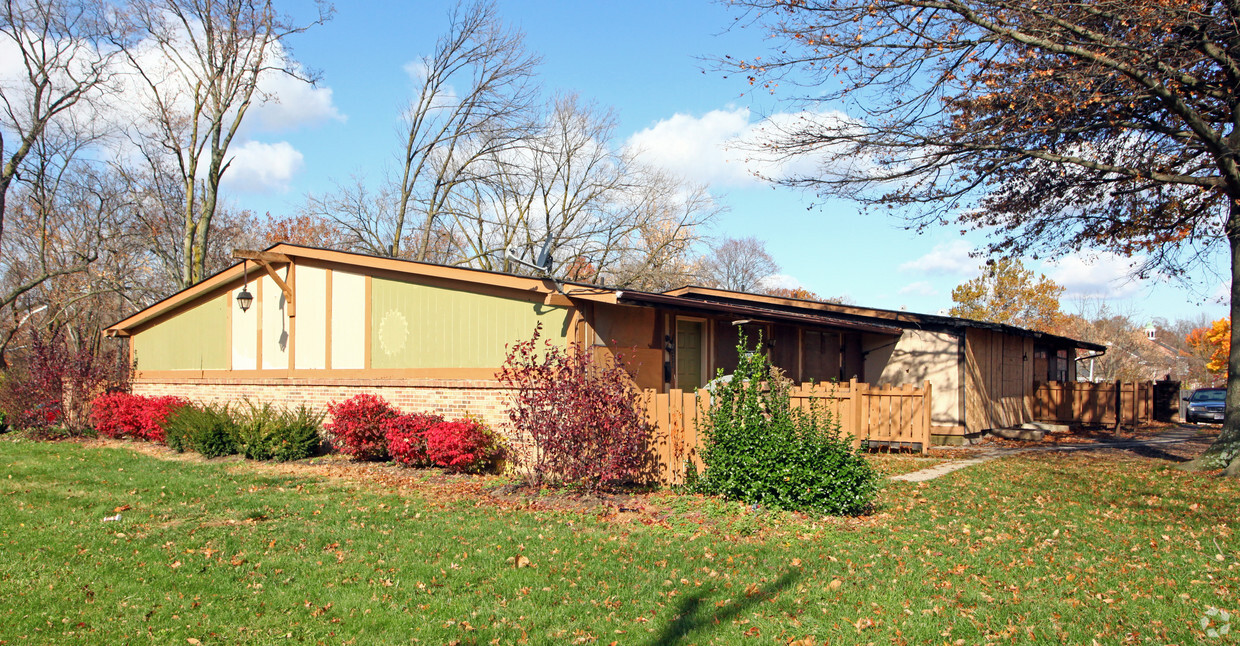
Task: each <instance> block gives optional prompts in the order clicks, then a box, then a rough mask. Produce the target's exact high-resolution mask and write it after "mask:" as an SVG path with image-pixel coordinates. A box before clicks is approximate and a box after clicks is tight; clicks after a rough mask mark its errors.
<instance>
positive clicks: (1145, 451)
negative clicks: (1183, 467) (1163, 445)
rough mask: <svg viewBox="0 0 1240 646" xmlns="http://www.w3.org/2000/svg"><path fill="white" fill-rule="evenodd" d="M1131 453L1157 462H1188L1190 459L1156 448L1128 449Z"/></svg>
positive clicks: (1137, 447) (1136, 447) (1139, 447)
mask: <svg viewBox="0 0 1240 646" xmlns="http://www.w3.org/2000/svg"><path fill="white" fill-rule="evenodd" d="M1128 451H1129V452H1130V453H1133V454H1135V455H1139V456H1141V457H1143V458H1153V459H1155V460H1166V461H1168V462H1188V458H1185V457H1180V456H1178V455H1175V454H1172V453H1167V452H1166V451H1164V450H1162V449H1160V448H1158V447H1156V446H1149V445H1146V446H1134V447H1130V448H1129V449H1128Z"/></svg>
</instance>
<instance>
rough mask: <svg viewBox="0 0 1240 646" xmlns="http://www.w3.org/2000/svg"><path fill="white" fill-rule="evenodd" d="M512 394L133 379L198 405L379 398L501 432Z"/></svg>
mask: <svg viewBox="0 0 1240 646" xmlns="http://www.w3.org/2000/svg"><path fill="white" fill-rule="evenodd" d="M510 392H511V391H510V390H509V389H506V388H504V387H502V386H501V385H500V384H499V383H497V382H493V381H481V380H451V379H404V380H390V379H382V380H380V379H375V380H366V379H337V380H331V379H315V380H308V379H303V380H298V381H295V382H294V381H289V380H286V379H202V380H194V381H179V380H172V379H138V380H134V382H133V393H134V394H135V395H148V396H154V395H176V396H178V397H184V398H186V399H188V400H190V401H193V402H198V403H200V404H233V405H236V404H240V403H241V402H242V401H243V400H245V399H249V400H250V401H252V402H255V403H260V402H268V403H271V404H273V405H282V406H287V407H290V408H296V407H297V406H299V405H301V404H305V405H306V406H309V407H311V408H314V409H315V410H318V411H321V412H323V413H327V404H328V403H330V402H333V401H343V400H345V399H348V398H350V397H352V396H354V395H358V394H361V393H370V394H373V395H378V396H380V397H382V398H384V399H386V400H387V401H388V403H390V404H392V405H393V406H395V407H396V408H398V409H400V410H401V411H403V412H406V413H413V412H426V413H438V414H440V415H443V416H444V417H447V418H449V419H452V418H457V417H461V416H463V415H465V414H466V413H470V414H472V415H476V416H478V417H480V418H481V419H482V420H483V421H485V422H486V423H487V424H488V425H489V426H490V427H491V428H493V429H495V430H497V431H502V430H503V428H504V427H503V424H504V423H505V422H506V421H507V420H508V417H507V406H508V396H509V393H510Z"/></svg>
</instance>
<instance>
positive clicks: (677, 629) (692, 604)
mask: <svg viewBox="0 0 1240 646" xmlns="http://www.w3.org/2000/svg"><path fill="white" fill-rule="evenodd" d="M798 576H800V572H798V571H789V572H785V573H784V575H783V576H781V577H779V579H777V580H775V581H773V582H771V583H769V584H767V585H766V586H764V587H763V588H762V589H761V590H759V591H758V592H756V593H754V594H752V595H749V596H747V597H746V598H744V599H742V600H740V601H733V602H732V603H729V604H727V605H725V606H723V607H722V608H713V607H711V606H704V605H703V603H704V601H703V597H704V596H705V595H704V594H702V593H697V594H691V595H688V596H686V597H685V598H684V599H682V600H681V601H680V603H678V604H677V605H676V610H675V613H674V614H673V615H672V620H671V622H670V623H668V624H667V626H666V627H664V628H663V632H661V633H659V634H658V635H655V636H654V638H653V639H651V640H650V641H649V642H648V643H649V644H650V646H664V645H667V644H676V643H679V642H680V639H681V638H682V637H686V636H688V635H689V634H691V633H693V632H695V631H697V630H699V629H701V628H705V627H708V626H713V625H714V624H716V623H723V622H725V621H729V620H731V619H734V618H736V617H737V616H739V615H740V614H741V612H742V611H743V610H745V609H746V608H748V607H749V606H752V605H754V604H758V603H762V602H763V601H766V600H767V599H770V598H771V597H773V596H775V595H776V594H777V593H778V592H779V591H780V590H783V589H784V588H787V587H788V586H790V585H792V582H793V581H795V580H796V579H797V577H798ZM712 610H713V612H712Z"/></svg>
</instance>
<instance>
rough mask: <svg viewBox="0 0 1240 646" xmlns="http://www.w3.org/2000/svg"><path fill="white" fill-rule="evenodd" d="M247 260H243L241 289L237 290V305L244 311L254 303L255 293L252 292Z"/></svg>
mask: <svg viewBox="0 0 1240 646" xmlns="http://www.w3.org/2000/svg"><path fill="white" fill-rule="evenodd" d="M246 263H247V261H245V260H242V261H241V276H242V278H241V291H239V292H237V307H240V308H241V311H242V312H245V311H246V310H249V309H250V305H253V304H254V295H253V294H251V293H250V275H249V266H248V265H247V264H246Z"/></svg>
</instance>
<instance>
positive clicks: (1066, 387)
mask: <svg viewBox="0 0 1240 646" xmlns="http://www.w3.org/2000/svg"><path fill="white" fill-rule="evenodd" d="M1035 386H1036V387H1035V388H1034V392H1033V395H1032V397H1031V402H1030V409H1031V410H1032V412H1033V419H1034V420H1036V421H1039V422H1052V423H1056V424H1097V425H1111V426H1119V425H1121V424H1128V425H1135V424H1137V423H1140V422H1148V421H1151V420H1153V419H1154V383H1153V382H1150V381H1146V382H1135V381H1113V382H1103V383H1097V384H1095V383H1090V382H1087V381H1051V382H1047V383H1042V382H1038V383H1037V384H1035Z"/></svg>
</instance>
